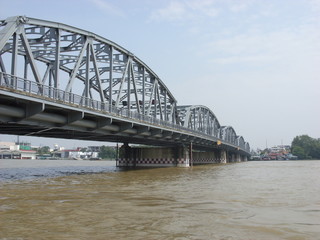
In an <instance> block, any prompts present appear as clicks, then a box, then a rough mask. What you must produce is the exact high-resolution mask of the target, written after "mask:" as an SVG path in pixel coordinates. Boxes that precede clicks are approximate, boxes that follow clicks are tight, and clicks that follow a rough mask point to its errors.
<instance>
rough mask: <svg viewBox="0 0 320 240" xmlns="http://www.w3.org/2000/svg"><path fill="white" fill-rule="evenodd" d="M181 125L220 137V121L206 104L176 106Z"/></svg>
mask: <svg viewBox="0 0 320 240" xmlns="http://www.w3.org/2000/svg"><path fill="white" fill-rule="evenodd" d="M177 110H178V114H179V122H180V124H181V125H182V126H184V127H186V128H190V129H192V130H195V131H199V132H201V133H204V134H207V135H209V136H213V137H216V138H220V131H219V130H220V123H219V121H218V119H217V117H216V116H215V114H214V113H213V112H212V111H211V110H210V109H209V108H208V107H206V106H202V105H186V106H178V107H177Z"/></svg>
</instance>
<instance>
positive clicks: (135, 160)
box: [117, 143, 247, 167]
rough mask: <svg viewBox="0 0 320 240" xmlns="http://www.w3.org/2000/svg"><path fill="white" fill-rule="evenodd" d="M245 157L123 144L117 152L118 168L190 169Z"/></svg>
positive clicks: (236, 154) (237, 160)
mask: <svg viewBox="0 0 320 240" xmlns="http://www.w3.org/2000/svg"><path fill="white" fill-rule="evenodd" d="M246 159H247V158H246V157H245V156H241V155H240V154H239V153H231V152H228V151H227V150H222V149H214V150H212V151H198V150H194V149H193V148H192V145H189V146H184V145H181V146H177V147H154V146H129V145H128V144H127V143H125V144H123V145H122V146H121V147H120V150H119V159H118V160H117V166H119V167H190V166H193V165H200V164H213V163H229V162H241V161H246Z"/></svg>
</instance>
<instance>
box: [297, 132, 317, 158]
mask: <svg viewBox="0 0 320 240" xmlns="http://www.w3.org/2000/svg"><path fill="white" fill-rule="evenodd" d="M291 150H292V153H293V154H294V155H297V156H298V157H299V159H320V140H319V139H314V138H311V137H309V136H308V135H301V136H297V137H295V138H294V139H293V141H292V144H291Z"/></svg>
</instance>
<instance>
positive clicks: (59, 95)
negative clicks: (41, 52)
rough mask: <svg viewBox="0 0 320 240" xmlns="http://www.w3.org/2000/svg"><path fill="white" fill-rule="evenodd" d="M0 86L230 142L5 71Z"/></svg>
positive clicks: (1, 73) (0, 74)
mask: <svg viewBox="0 0 320 240" xmlns="http://www.w3.org/2000/svg"><path fill="white" fill-rule="evenodd" d="M0 86H2V87H6V88H10V89H14V90H17V91H20V92H23V93H24V94H32V96H34V97H35V96H39V97H40V98H42V99H43V98H44V99H48V100H50V101H54V102H57V103H64V104H68V105H71V106H75V107H79V106H80V107H82V108H87V109H90V110H95V111H97V112H106V113H109V114H110V113H111V114H114V115H116V116H121V117H124V118H129V119H132V120H139V121H141V122H146V123H149V124H152V125H159V126H161V127H167V128H171V129H175V130H178V131H186V132H190V133H193V134H194V135H200V136H203V137H206V138H210V139H212V140H214V141H217V140H220V141H221V142H222V143H226V144H230V143H229V142H227V141H223V140H221V139H219V138H217V137H214V136H211V135H207V134H205V133H202V132H199V131H196V130H193V129H190V128H187V127H183V126H181V125H178V124H175V123H172V122H168V121H165V120H162V119H157V118H154V117H151V116H147V115H144V114H141V113H138V112H134V111H130V110H128V109H120V108H116V107H115V106H113V105H110V104H109V103H104V102H101V101H97V100H93V99H91V98H87V97H84V96H80V95H77V94H74V93H71V92H66V91H64V90H61V89H57V88H54V87H51V86H47V85H44V84H40V83H36V82H34V81H30V80H27V79H24V78H20V77H16V76H12V75H10V74H7V73H3V72H0ZM237 147H239V146H237ZM241 149H242V150H244V151H247V149H245V148H241Z"/></svg>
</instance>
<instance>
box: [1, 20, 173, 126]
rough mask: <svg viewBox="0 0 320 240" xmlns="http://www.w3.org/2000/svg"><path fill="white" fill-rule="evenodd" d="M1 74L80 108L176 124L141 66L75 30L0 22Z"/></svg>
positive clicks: (164, 95) (160, 89)
mask: <svg viewBox="0 0 320 240" xmlns="http://www.w3.org/2000/svg"><path fill="white" fill-rule="evenodd" d="M0 71H1V72H2V73H5V74H10V75H11V76H14V77H20V78H23V79H28V80H31V81H33V82H35V83H37V86H38V87H39V89H38V90H39V91H43V89H42V86H44V85H46V86H49V90H47V91H48V94H56V95H58V96H57V98H59V97H61V96H60V95H61V92H62V91H63V93H69V95H70V93H72V94H73V95H77V96H79V97H78V99H79V100H78V103H79V104H82V105H84V104H87V105H88V104H92V102H93V101H99V102H101V103H103V104H104V105H105V106H106V107H108V108H109V109H110V108H115V109H118V110H127V111H135V112H138V113H139V114H143V115H148V116H150V117H154V118H157V119H161V120H164V121H169V122H171V123H176V104H177V101H176V99H175V98H174V96H173V95H172V94H171V92H170V91H169V89H168V88H167V87H166V86H165V84H164V83H163V82H162V81H161V79H160V78H159V77H158V76H157V75H156V74H155V73H154V72H153V71H152V70H151V69H150V68H149V67H148V66H147V65H146V64H145V63H144V62H142V61H141V60H140V59H139V58H137V57H136V56H134V55H133V54H132V53H131V52H129V51H128V50H126V49H124V48H123V47H121V46H119V45H117V44H116V43H114V42H112V41H110V40H108V39H105V38H103V37H101V36H98V35H96V34H94V33H92V32H88V31H85V30H82V29H79V28H75V27H72V26H68V25H65V24H61V23H56V22H50V21H46V20H40V19H34V18H27V17H22V16H16V17H10V18H7V19H5V20H0ZM5 76H6V78H5V80H6V81H8V82H9V81H11V80H10V79H9V77H8V75H5ZM59 92H60V94H59Z"/></svg>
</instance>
